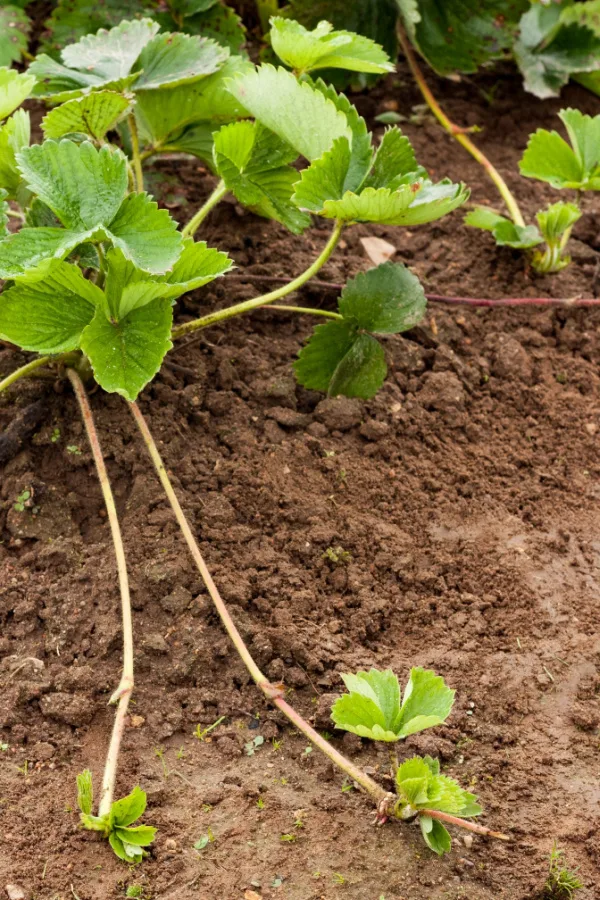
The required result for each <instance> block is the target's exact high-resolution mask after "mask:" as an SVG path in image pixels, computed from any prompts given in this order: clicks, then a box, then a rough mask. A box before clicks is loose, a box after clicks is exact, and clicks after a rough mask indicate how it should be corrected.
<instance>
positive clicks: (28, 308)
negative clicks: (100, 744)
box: [0, 261, 102, 812]
mask: <svg viewBox="0 0 600 900" xmlns="http://www.w3.org/2000/svg"><path fill="white" fill-rule="evenodd" d="M101 295H102V292H101V291H100V290H99V288H97V287H96V286H95V285H94V284H92V283H91V282H89V281H86V279H85V278H84V277H83V275H82V274H81V272H80V271H79V269H78V268H77V267H76V266H70V265H69V264H68V263H64V262H58V261H53V262H52V264H51V266H50V268H49V269H48V270H46V267H44V277H43V278H42V280H39V281H35V282H32V283H29V282H26V281H21V282H18V283H17V284H15V286H14V287H12V288H9V290H5V291H4V292H3V293H2V295H0V334H1V335H2V338H3V339H4V340H6V341H10V342H11V343H13V344H17V345H18V346H19V347H21V348H22V349H23V350H35V351H37V352H38V353H64V352H65V351H67V350H75V349H76V348H77V347H78V346H79V339H80V337H81V333H82V331H83V329H84V328H85V327H86V325H89V323H90V322H91V321H92V319H93V317H94V313H95V303H96V302H98V300H99V299H100V298H101ZM88 811H89V810H83V812H88Z"/></svg>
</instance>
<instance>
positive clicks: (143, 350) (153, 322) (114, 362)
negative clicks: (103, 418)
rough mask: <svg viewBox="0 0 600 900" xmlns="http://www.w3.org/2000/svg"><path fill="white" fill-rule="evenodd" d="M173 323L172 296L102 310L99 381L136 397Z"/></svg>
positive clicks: (121, 815)
mask: <svg viewBox="0 0 600 900" xmlns="http://www.w3.org/2000/svg"><path fill="white" fill-rule="evenodd" d="M172 323H173V311H172V307H171V303H170V301H169V300H153V301H152V302H151V303H147V304H146V305H145V306H142V307H141V308H139V309H134V310H133V311H132V312H130V313H129V315H127V316H125V318H123V319H121V320H120V321H119V322H117V323H112V322H109V320H108V319H107V318H106V315H105V313H104V311H103V310H99V311H98V312H97V313H96V317H95V318H94V320H93V321H92V323H91V324H90V325H88V327H87V328H86V329H85V331H84V332H83V335H82V339H81V349H82V350H83V351H84V353H85V354H86V355H87V357H88V359H89V360H90V363H91V365H92V368H93V370H94V377H95V378H96V381H97V382H98V384H99V385H100V386H101V387H102V388H104V390H105V391H109V392H114V393H117V394H120V395H121V396H122V397H125V398H126V399H127V400H131V401H133V400H135V399H136V397H137V395H138V394H139V392H140V391H141V390H142V388H144V387H145V386H146V385H147V384H148V382H149V381H151V380H152V379H153V378H154V376H155V375H156V373H157V372H158V370H159V369H160V366H161V363H162V361H163V358H164V356H165V354H166V353H167V351H168V350H170V349H171V347H172V346H173V345H172V343H171V341H170V334H171V327H172ZM137 790H138V791H139V788H138V789H137ZM139 793H140V794H142V795H143V807H141V801H140V802H139V803H138V804H137V805H135V804H133V801H131V802H129V804H126V806H127V809H126V810H125V811H120V810H114V808H115V806H117V804H113V810H114V814H113V811H111V817H112V819H111V821H113V822H114V823H116V824H118V825H120V826H123V825H130V824H131V823H132V822H134V821H135V820H136V819H137V818H139V816H140V815H141V814H142V812H143V808H144V807H145V804H146V795H145V794H144V792H143V791H139ZM127 799H128V798H126V800H127ZM124 802H125V801H123V800H120V801H118V803H120V804H123V803H124ZM140 807H141V808H140ZM138 809H139V810H140V811H137V810H138ZM134 812H135V815H134V814H133V813H134Z"/></svg>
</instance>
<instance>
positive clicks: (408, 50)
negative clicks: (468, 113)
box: [398, 25, 525, 228]
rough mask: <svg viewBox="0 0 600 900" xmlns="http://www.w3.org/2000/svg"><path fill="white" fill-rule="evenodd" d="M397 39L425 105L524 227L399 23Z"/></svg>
mask: <svg viewBox="0 0 600 900" xmlns="http://www.w3.org/2000/svg"><path fill="white" fill-rule="evenodd" d="M398 40H399V41H400V44H401V46H402V50H403V53H404V55H405V57H406V61H407V63H408V65H409V66H410V70H411V72H412V74H413V77H414V79H415V81H416V83H417V85H418V87H419V90H420V91H421V94H422V95H423V99H424V100H425V102H426V104H427V106H428V107H429V109H430V110H431V112H432V113H433V115H434V116H435V117H436V119H437V120H438V122H439V123H440V125H441V126H442V128H444V129H445V130H446V131H447V132H448V134H450V135H452V137H453V138H454V139H455V140H457V141H458V143H459V144H460V145H461V146H462V147H464V149H465V150H466V151H467V153H470V154H471V156H472V157H473V159H475V160H477V162H478V163H479V165H480V166H483V168H484V169H485V171H486V172H487V174H488V175H489V177H490V178H491V179H492V181H493V182H494V184H495V185H496V188H497V189H498V192H499V194H500V196H501V197H502V199H503V200H504V203H505V204H506V208H507V209H508V211H509V213H510V217H511V219H512V220H513V222H514V223H515V225H519V226H520V227H521V228H524V227H525V219H524V218H523V214H522V213H521V210H520V208H519V204H518V203H517V200H516V198H515V196H514V194H513V193H512V192H511V190H510V188H509V187H508V185H507V183H506V182H505V181H504V179H503V178H502V176H501V174H500V172H499V171H498V170H497V169H496V167H495V166H494V165H492V163H491V162H490V160H489V159H488V158H487V156H486V155H485V154H484V153H482V151H481V150H480V149H479V147H476V146H475V144H474V143H473V141H472V140H471V139H470V138H469V137H467V135H466V134H465V131H467V130H468V129H465V128H461V127H460V126H458V125H456V124H455V123H454V122H453V121H452V120H451V119H449V118H448V116H447V115H446V113H445V112H444V110H443V109H442V107H441V106H440V104H439V103H438V101H437V100H436V98H435V97H434V95H433V93H432V91H431V88H430V87H429V85H428V84H427V81H426V80H425V76H424V75H423V72H422V70H421V67H420V66H419V63H418V62H417V57H416V54H415V52H414V50H413V48H412V46H411V44H410V42H409V40H408V38H407V36H406V32H405V31H404V29H403V28H402V26H401V25H399V26H398Z"/></svg>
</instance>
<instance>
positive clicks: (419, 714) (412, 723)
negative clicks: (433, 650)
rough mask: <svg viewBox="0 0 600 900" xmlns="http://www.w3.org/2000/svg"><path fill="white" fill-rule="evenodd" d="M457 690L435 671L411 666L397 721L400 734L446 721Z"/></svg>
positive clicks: (404, 734)
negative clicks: (449, 685) (447, 684)
mask: <svg viewBox="0 0 600 900" xmlns="http://www.w3.org/2000/svg"><path fill="white" fill-rule="evenodd" d="M455 693H456V691H453V690H451V689H450V688H449V687H447V686H446V683H445V682H444V679H443V678H442V677H441V676H439V675H436V674H435V672H432V671H430V670H428V669H421V668H418V667H417V668H413V669H411V670H410V677H409V679H408V684H407V685H406V687H405V689H404V697H403V700H402V709H401V710H400V717H399V720H398V722H397V723H396V724H397V729H398V734H399V736H400V737H403V738H404V737H408V736H409V735H411V734H416V733H417V732H418V731H423V730H424V729H425V728H433V727H434V726H435V725H441V723H442V722H445V721H446V719H447V718H448V716H449V715H450V711H451V709H452V705H453V703H454V695H455Z"/></svg>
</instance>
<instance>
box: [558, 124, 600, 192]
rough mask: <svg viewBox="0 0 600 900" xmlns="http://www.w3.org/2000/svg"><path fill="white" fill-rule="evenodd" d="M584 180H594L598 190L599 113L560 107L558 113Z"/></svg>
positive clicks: (599, 177)
mask: <svg viewBox="0 0 600 900" xmlns="http://www.w3.org/2000/svg"><path fill="white" fill-rule="evenodd" d="M558 115H559V116H560V118H561V119H562V121H563V123H564V126H565V128H566V129H567V133H568V135H569V140H570V141H571V144H572V146H573V150H574V152H575V156H576V157H577V161H578V163H579V165H580V166H581V170H582V172H583V173H584V176H585V181H588V180H596V181H597V187H596V186H594V188H593V190H600V115H597V116H594V117H593V118H592V116H586V115H584V114H583V113H582V112H580V111H579V110H578V109H562V110H561V111H560V112H559V114H558ZM584 190H585V188H584Z"/></svg>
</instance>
